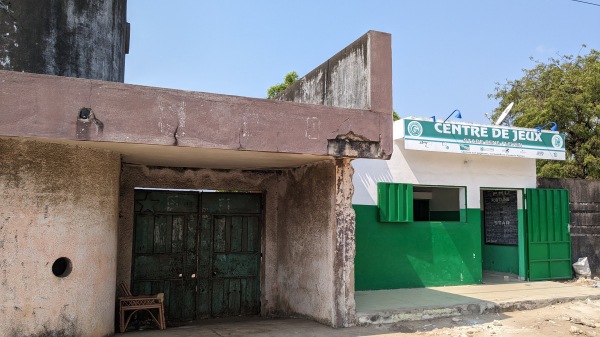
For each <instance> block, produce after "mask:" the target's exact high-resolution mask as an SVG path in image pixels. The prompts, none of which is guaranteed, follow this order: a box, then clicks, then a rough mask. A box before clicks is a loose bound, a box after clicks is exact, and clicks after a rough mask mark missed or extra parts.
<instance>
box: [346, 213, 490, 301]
mask: <svg viewBox="0 0 600 337" xmlns="http://www.w3.org/2000/svg"><path fill="white" fill-rule="evenodd" d="M354 210H355V211H356V258H355V267H354V268H355V272H354V275H355V287H356V290H376V289H394V288H418V287H432V286H445V285H446V286H447V285H459V284H475V283H481V266H482V260H481V246H482V245H481V212H480V210H479V209H468V210H467V220H468V221H469V222H468V223H459V222H385V223H383V222H379V221H377V206H366V205H354Z"/></svg>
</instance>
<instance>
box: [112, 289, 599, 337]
mask: <svg viewBox="0 0 600 337" xmlns="http://www.w3.org/2000/svg"><path fill="white" fill-rule="evenodd" d="M568 283H574V284H576V285H578V286H582V287H600V279H595V280H594V279H580V280H572V281H568ZM117 336H124V337H126V336H131V337H166V336H169V337H191V336H194V337H195V336H203V337H213V336H214V337H225V336H227V337H242V336H243V337H259V336H260V337H280V336H291V337H347V336H349V337H367V336H371V337H414V336H451V337H483V336H494V337H504V336H507V337H510V336H520V337H522V336H526V337H563V336H582V337H583V336H590V337H591V336H598V337H600V300H590V299H587V300H582V301H575V302H567V303H559V304H555V305H552V306H548V307H543V308H539V309H532V310H524V311H514V312H503V313H489V314H485V315H471V316H458V317H450V318H440V319H434V320H427V321H415V322H400V323H395V324H382V325H370V326H357V327H352V328H343V329H333V328H330V327H328V326H325V325H322V324H319V323H317V322H314V321H310V320H306V319H293V318H289V319H288V318H284V319H269V318H251V317H250V318H248V317H240V318H235V317H234V318H227V319H213V320H206V321H201V322H198V324H195V325H189V326H181V327H172V328H168V329H167V330H157V329H155V328H153V329H149V330H143V331H131V332H126V333H123V334H117Z"/></svg>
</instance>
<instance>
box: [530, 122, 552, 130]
mask: <svg viewBox="0 0 600 337" xmlns="http://www.w3.org/2000/svg"><path fill="white" fill-rule="evenodd" d="M548 125H552V127H551V128H550V130H552V131H558V125H556V123H554V122H548V123H546V124H544V125H542V126H536V127H534V129H536V130H537V132H542V129H543V128H545V127H547V126H548Z"/></svg>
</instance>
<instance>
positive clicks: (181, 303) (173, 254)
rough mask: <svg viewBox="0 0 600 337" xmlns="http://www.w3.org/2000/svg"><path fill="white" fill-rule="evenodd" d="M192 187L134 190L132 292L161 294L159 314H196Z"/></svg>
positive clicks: (195, 210)
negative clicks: (185, 189) (188, 189)
mask: <svg viewBox="0 0 600 337" xmlns="http://www.w3.org/2000/svg"><path fill="white" fill-rule="evenodd" d="M198 203H199V194H198V193H197V192H176V193H174V192H171V191H156V190H136V192H135V226H134V243H133V263H132V283H133V284H132V291H133V293H134V294H156V293H164V294H165V317H168V319H169V320H171V321H184V320H193V319H195V318H196V274H197V270H196V258H197V257H196V254H197V248H196V237H197V228H198V209H199V208H198Z"/></svg>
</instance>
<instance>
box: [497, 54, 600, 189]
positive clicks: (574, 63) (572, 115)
mask: <svg viewBox="0 0 600 337" xmlns="http://www.w3.org/2000/svg"><path fill="white" fill-rule="evenodd" d="M583 48H585V45H584V46H583ZM532 61H533V59H532ZM535 63H536V64H535V66H534V67H533V68H532V69H524V70H523V77H522V78H520V79H516V80H512V81H507V82H506V83H504V84H500V83H496V89H495V93H494V94H491V95H489V97H490V98H495V99H497V100H499V103H500V104H499V107H498V108H496V110H495V112H494V116H493V118H494V119H495V118H497V117H498V115H499V114H500V113H501V111H502V108H501V107H505V106H506V105H508V103H510V102H515V106H514V107H513V109H512V111H513V113H512V114H513V116H511V121H512V124H513V125H515V126H520V127H528V128H531V127H535V126H540V125H544V124H546V123H548V122H555V123H557V125H558V128H559V131H560V132H564V133H566V134H567V137H566V152H567V156H566V157H567V159H566V161H552V160H538V161H537V174H538V176H539V177H548V178H586V179H600V126H599V123H600V51H598V50H594V49H592V50H591V51H590V52H589V54H587V55H577V56H575V57H574V56H572V55H565V56H560V57H559V58H550V59H548V61H547V62H539V61H535Z"/></svg>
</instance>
